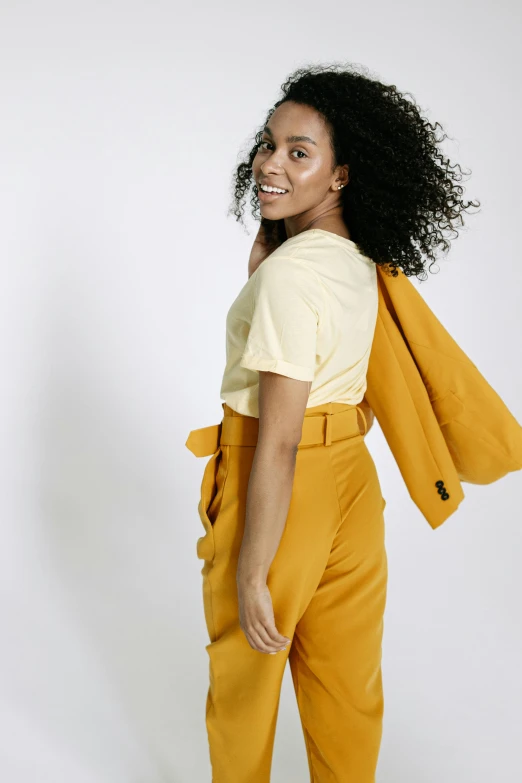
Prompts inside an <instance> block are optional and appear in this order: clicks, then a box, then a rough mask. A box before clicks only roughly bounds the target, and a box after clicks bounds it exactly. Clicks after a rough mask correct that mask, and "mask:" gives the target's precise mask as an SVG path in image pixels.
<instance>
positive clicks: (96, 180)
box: [0, 0, 522, 783]
mask: <svg viewBox="0 0 522 783" xmlns="http://www.w3.org/2000/svg"><path fill="white" fill-rule="evenodd" d="M0 16H1V18H0V28H1V32H0V79H1V82H0V100H1V116H2V119H1V122H0V159H1V170H0V171H1V174H0V194H1V195H0V200H1V203H0V212H1V230H0V258H1V262H2V284H1V286H0V297H1V302H0V313H1V319H2V320H1V324H0V334H1V349H2V353H1V360H2V368H1V400H0V403H1V410H2V429H1V434H2V437H1V447H2V462H1V477H2V487H1V511H2V516H1V525H2V527H1V546H0V617H1V622H2V640H1V646H0V675H1V676H0V688H1V712H0V777H1V778H2V780H4V781H6V783H26V781H27V783H28V782H29V781H31V783H36V781H37V782H38V783H160V782H161V783H178V782H179V783H207V782H208V781H210V779H211V776H210V766H209V761H208V756H207V738H206V730H205V722H204V712H205V697H206V691H207V685H208V681H207V673H208V657H207V653H206V651H205V644H207V642H208V638H207V635H206V628H205V625H204V616H203V606H202V597H201V575H200V568H201V566H202V561H200V560H198V559H197V558H196V541H197V538H198V537H199V536H200V535H202V533H203V530H202V528H201V523H200V520H199V517H198V513H197V502H198V495H199V486H200V481H201V474H202V470H203V464H204V461H205V460H199V461H198V460H196V458H195V457H194V456H193V455H192V454H191V453H190V452H189V451H188V450H187V449H186V448H185V445H184V444H185V440H186V438H187V435H188V433H189V431H190V430H191V429H193V428H196V427H201V426H206V425H207V424H214V423H217V422H218V421H219V420H220V418H221V414H222V408H221V401H220V399H219V390H220V384H221V376H222V372H223V368H224V361H225V342H224V319H225V315H226V312H227V310H228V307H229V305H230V304H231V302H232V300H233V298H235V295H236V294H237V292H238V291H239V289H240V287H241V286H242V285H243V284H244V282H245V281H246V279H247V261H248V254H249V251H250V246H251V243H252V241H253V238H254V233H253V228H254V224H253V222H251V223H250V226H251V232H250V234H247V233H246V232H245V231H244V230H243V229H242V228H241V226H240V225H239V224H237V223H236V222H235V220H234V218H233V217H228V218H227V216H226V211H227V207H228V205H229V203H230V196H231V182H232V173H233V169H234V167H235V165H236V159H237V155H238V153H239V152H240V151H241V150H242V149H246V148H249V146H250V142H251V140H252V136H253V133H254V131H255V130H256V129H257V127H258V126H259V125H260V124H261V122H262V121H263V120H264V117H265V112H266V111H267V110H268V109H269V107H270V106H271V105H272V104H273V102H274V101H275V100H277V99H278V98H279V85H280V84H281V83H282V82H283V81H284V80H285V78H286V77H287V75H288V74H289V73H290V72H291V71H292V70H293V69H294V68H296V67H299V66H303V65H307V64H310V63H318V62H331V61H339V60H342V61H349V62H354V63H361V64H364V65H366V66H368V67H369V68H370V69H371V71H372V73H373V74H374V75H375V76H376V77H377V78H380V79H381V80H383V81H386V82H388V83H393V84H396V85H397V86H398V88H399V89H401V90H403V91H408V92H411V93H412V94H413V95H414V96H415V98H416V100H417V101H418V103H419V104H420V105H421V107H422V109H423V111H424V113H425V114H426V115H427V116H428V117H429V118H430V119H431V120H432V121H435V120H438V121H439V122H441V123H442V125H443V127H444V128H445V130H446V132H447V133H448V134H449V135H450V136H452V137H453V138H454V139H455V141H453V142H447V143H446V146H445V150H446V152H447V153H448V154H450V156H451V159H452V160H453V161H458V162H459V163H461V165H462V166H463V168H464V169H468V168H470V169H471V170H472V177H471V178H470V179H468V180H466V182H465V183H464V184H465V187H466V192H465V197H466V198H469V199H472V198H478V199H480V200H481V202H482V211H481V212H480V213H477V214H476V215H471V216H469V217H467V218H466V221H467V222H466V229H465V230H464V231H462V232H461V234H460V238H459V239H458V240H457V241H455V242H453V244H452V249H451V251H450V254H449V256H448V257H447V258H443V259H441V262H440V264H439V270H440V271H439V272H438V274H430V276H429V281H428V282H427V283H425V284H420V285H421V291H422V294H423V296H424V297H425V299H426V301H427V302H428V303H429V305H430V306H431V307H432V309H433V310H434V312H435V313H436V314H437V316H438V317H439V318H440V319H441V321H442V323H443V324H444V325H445V326H446V328H447V329H448V330H449V331H450V333H451V334H452V335H453V337H454V338H455V339H456V340H457V342H458V343H459V344H460V345H461V347H462V348H463V349H464V350H465V351H466V352H467V353H468V355H469V356H470V358H471V359H472V360H473V361H474V362H475V363H476V364H477V366H478V367H479V369H480V370H481V372H482V373H483V374H484V375H485V377H486V378H487V379H488V380H489V382H490V383H491V385H492V386H493V387H494V388H495V389H496V390H497V391H498V392H499V394H500V395H501V396H502V398H503V399H504V401H505V402H506V404H507V405H508V407H509V408H510V409H511V411H512V412H513V414H514V415H515V416H516V417H517V418H518V420H519V421H522V403H521V399H522V395H521V392H522V377H521V366H520V347H521V343H520V340H521V324H522V320H521V312H520V305H521V297H520V291H521V285H522V272H521V267H522V265H521V253H520V221H521V207H522V204H521V197H520V188H521V184H520V183H521V172H522V163H521V156H520V126H521V120H522V116H521V108H520V79H521V75H522V74H521V55H520V45H519V44H520V33H521V24H520V22H521V18H520V16H521V11H520V6H518V5H517V4H516V3H515V0H511V2H510V1H509V0H500V1H499V2H497V3H494V4H493V3H490V4H486V3H476V2H470V1H469V0H464V1H463V2H460V3H458V4H455V3H454V2H450V1H449V0H442V2H439V3H437V4H433V3H432V4H428V3H422V4H421V3H418V2H413V0H407V1H406V2H395V3H392V4H390V3H386V2H384V0H381V2H374V3H367V4H363V3H354V4H347V3H334V4H330V5H324V4H317V2H311V1H310V0H303V2H301V3H299V4H295V3H290V2H278V3H274V2H262V3H255V4H246V3H239V2H238V3H231V2H226V0H225V2H222V3H218V4H212V5H211V4H210V3H208V4H207V5H202V4H199V5H195V6H189V5H188V4H183V5H181V4H180V5H179V6H178V5H177V4H175V3H172V2H171V3H168V2H164V1H163V2H154V3H145V2H142V3H137V2H132V1H131V2H122V1H121V0H117V1H116V2H111V3H108V2H104V3H101V2H93V0H91V2H89V3H86V2H85V3H76V2H61V3H59V2H54V3H52V2H47V3H36V2H33V3H29V2H23V1H20V0H19V1H18V2H16V3H14V2H7V1H6V0H3V2H2V3H1V6H0ZM435 271H436V270H435ZM416 284H417V283H416ZM398 404H400V401H398ZM367 443H368V446H369V448H370V450H371V452H372V454H373V456H374V459H375V461H376V463H377V467H378V471H379V476H380V480H381V484H382V489H383V494H384V496H385V498H386V499H387V508H386V512H385V515H386V523H387V549H388V555H389V568H390V578H389V593H388V608H387V614H386V620H385V642H384V662H383V673H384V678H385V694H386V706H385V724H384V735H383V743H382V750H381V756H380V761H379V770H378V777H377V780H378V783H491V781H493V780H514V779H515V778H516V777H517V775H518V774H520V773H519V770H520V758H519V742H520V738H521V733H522V719H521V699H522V672H521V666H520V661H521V659H522V630H521V612H520V595H521V593H522V578H521V573H522V572H521V569H520V563H519V560H520V556H521V553H522V552H521V532H520V501H519V498H520V489H521V480H520V474H509V475H508V476H506V477H505V478H503V479H501V480H500V481H498V482H496V483H495V484H493V485H489V486H480V487H477V486H470V485H464V490H465V493H466V499H465V500H464V502H463V504H462V505H461V507H460V509H459V510H458V512H457V513H456V514H455V515H453V516H452V517H451V518H450V519H449V520H448V521H447V522H446V523H445V524H444V525H443V526H442V527H441V528H439V529H438V530H436V531H433V530H431V528H430V527H429V525H428V524H427V522H426V521H425V520H424V518H423V517H422V516H421V514H420V512H419V511H418V509H417V508H416V506H415V505H414V504H413V502H412V501H411V500H410V498H409V496H408V494H407V491H406V488H405V485H404V483H403V481H402V478H401V476H400V473H399V472H398V469H397V466H396V464H395V462H394V460H393V457H392V455H391V453H390V451H389V449H388V447H387V445H386V442H385V441H384V439H383V437H382V433H381V431H380V430H379V428H378V425H377V424H376V425H375V426H374V429H373V430H372V431H371V433H370V434H369V436H368V441H367ZM272 780H273V781H274V783H283V781H284V783H304V781H306V780H308V771H307V764H306V753H305V749H304V744H303V739H302V735H301V728H300V725H299V718H298V713H297V707H296V704H295V699H294V694H293V689H292V685H291V679H290V673H289V669H288V668H287V671H286V674H285V680H284V687H283V694H282V699H281V706H280V712H279V721H278V728H277V736H276V744H275V751H274V762H273V775H272ZM230 783H233V781H230ZM354 783H356V782H355V781H354Z"/></svg>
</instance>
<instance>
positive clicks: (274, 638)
mask: <svg viewBox="0 0 522 783" xmlns="http://www.w3.org/2000/svg"><path fill="white" fill-rule="evenodd" d="M265 631H266V633H267V634H268V637H269V639H270V641H271V642H272V643H273V644H277V645H279V646H280V645H283V646H284V647H286V645H287V644H290V642H291V639H288V638H287V637H286V636H283V634H281V633H279V631H278V630H277V628H276V626H275V623H274V622H272V621H271V620H267V621H266V622H265Z"/></svg>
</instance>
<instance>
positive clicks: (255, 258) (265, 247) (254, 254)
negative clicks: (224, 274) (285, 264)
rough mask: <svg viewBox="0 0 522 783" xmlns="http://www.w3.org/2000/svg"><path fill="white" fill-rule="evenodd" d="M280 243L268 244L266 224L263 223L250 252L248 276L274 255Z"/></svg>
mask: <svg viewBox="0 0 522 783" xmlns="http://www.w3.org/2000/svg"><path fill="white" fill-rule="evenodd" d="M279 244H280V243H276V244H271V243H268V242H267V240H266V237H265V229H264V224H263V222H262V221H261V225H260V226H259V231H258V232H257V236H256V238H255V239H254V244H253V245H252V250H251V251H250V258H249V259H248V276H249V277H251V275H252V274H253V273H254V272H255V271H256V269H257V267H258V266H259V265H260V264H261V263H262V262H263V261H264V260H265V258H267V257H268V256H269V255H270V253H272V252H273V251H274V250H275V249H276V247H278V246H279Z"/></svg>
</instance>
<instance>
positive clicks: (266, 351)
mask: <svg viewBox="0 0 522 783" xmlns="http://www.w3.org/2000/svg"><path fill="white" fill-rule="evenodd" d="M255 275H256V279H255V281H254V286H253V298H254V303H253V304H254V308H253V315H252V322H251V325H250V331H249V334H248V338H247V342H246V345H245V349H244V352H243V355H242V358H241V362H240V366H241V367H246V368H247V369H250V370H265V371H270V372H275V373H278V374H280V375H286V376H288V377H289V378H296V379H297V380H300V381H313V379H314V374H315V362H316V351H317V329H318V325H319V319H320V315H321V308H322V301H323V298H322V289H321V282H320V279H319V278H318V276H317V274H316V273H315V272H314V271H313V270H311V269H309V268H308V267H307V266H306V264H305V263H304V262H303V261H300V260H299V259H295V258H285V257H281V256H279V257H274V258H271V259H267V260H266V261H264V262H263V263H262V264H261V265H260V266H259V267H258V268H257V270H256V272H255Z"/></svg>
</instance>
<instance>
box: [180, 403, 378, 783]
mask: <svg viewBox="0 0 522 783" xmlns="http://www.w3.org/2000/svg"><path fill="white" fill-rule="evenodd" d="M222 407H223V413H224V415H223V419H222V421H221V423H220V424H217V425H213V426H211V427H203V428H201V429H198V430H193V431H192V432H191V433H190V435H189V437H188V439H187V443H186V445H187V448H189V449H190V450H191V451H193V453H194V454H196V455H197V456H206V455H207V456H208V455H210V459H209V460H208V462H207V464H206V466H205V469H204V473H203V480H202V483H201V496H200V501H199V506H198V511H199V516H200V520H201V522H202V524H203V528H204V535H203V536H201V537H200V538H199V539H198V541H197V556H198V558H200V559H201V560H203V561H204V564H203V567H202V570H201V573H202V576H203V582H202V588H203V606H204V614H205V621H206V626H207V629H208V635H209V638H210V643H209V644H208V645H207V647H206V649H207V651H208V654H209V689H208V696H207V700H206V727H207V734H208V741H209V750H210V763H211V767H212V781H213V783H267V781H270V770H271V765H272V754H273V744H274V738H275V729H276V720H277V714H278V707H279V699H280V689H281V682H282V678H283V674H284V669H285V665H286V658H287V657H288V658H289V660H290V669H291V674H292V680H293V684H294V688H295V693H296V698H297V705H298V709H299V714H300V718H301V724H302V728H303V734H304V741H305V746H306V751H307V755H308V765H309V769H310V781H311V783H334V781H335V783H374V781H375V771H376V767H377V760H378V755H379V748H380V743H381V735H382V719H383V706H384V700H383V689H382V674H381V656H382V636H383V627H384V610H385V604H386V589H387V577H388V571H387V556H386V550H385V531H384V516H383V511H384V507H385V500H384V498H383V496H382V493H381V487H380V483H379V478H378V475H377V470H376V467H375V464H374V461H373V459H372V457H371V455H370V453H369V451H368V448H367V446H366V443H365V439H364V436H365V433H366V420H365V419H364V414H362V415H360V414H361V410H360V409H359V408H357V406H354V405H344V404H341V403H327V404H325V405H318V406H315V407H311V408H307V409H306V413H305V417H304V420H303V430H302V438H301V441H300V443H299V448H298V451H297V457H296V467H295V476H294V484H293V489H292V496H291V500H290V507H289V511H288V516H287V520H286V526H285V529H284V532H283V536H282V538H281V542H280V545H279V548H278V550H277V553H276V556H275V558H274V560H273V561H272V564H271V567H270V570H269V572H268V577H267V584H268V588H269V590H270V594H271V597H272V603H273V607H274V615H275V621H276V626H277V628H278V630H279V631H280V633H282V634H284V635H285V636H287V637H288V638H289V639H291V644H290V645H289V646H288V648H287V650H286V651H281V652H278V653H277V654H276V655H268V654H266V653H261V652H258V651H256V650H254V649H253V648H252V647H251V646H250V645H249V643H248V641H247V639H246V637H245V635H244V633H243V631H242V630H241V628H240V625H239V615H238V597H237V584H236V568H237V560H238V555H239V550H240V547H241V541H242V537H243V531H244V521H245V507H246V496H247V487H248V480H249V475H250V470H251V466H252V459H253V457H254V451H255V444H256V440H257V432H258V426H259V420H258V419H257V418H254V417H251V416H243V415H242V414H239V413H237V412H236V411H234V410H232V408H230V407H229V406H228V405H227V404H226V403H222Z"/></svg>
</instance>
